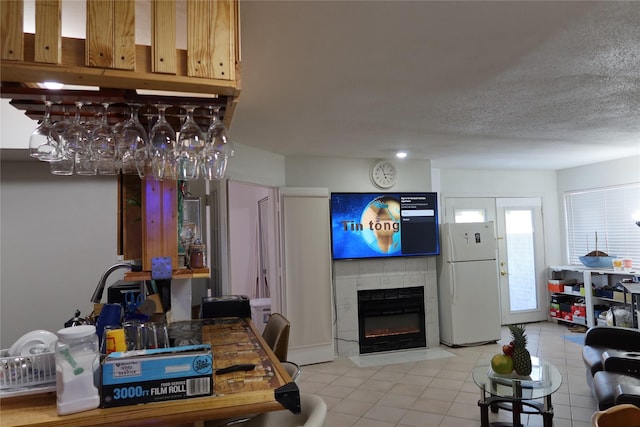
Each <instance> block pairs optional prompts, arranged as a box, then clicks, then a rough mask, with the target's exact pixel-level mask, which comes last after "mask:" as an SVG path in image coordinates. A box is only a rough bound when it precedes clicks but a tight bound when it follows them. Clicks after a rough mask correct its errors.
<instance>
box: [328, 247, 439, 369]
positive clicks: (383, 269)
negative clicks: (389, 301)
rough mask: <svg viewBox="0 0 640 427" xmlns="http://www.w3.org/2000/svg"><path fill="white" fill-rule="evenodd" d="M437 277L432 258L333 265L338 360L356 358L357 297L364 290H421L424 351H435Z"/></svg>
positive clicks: (437, 335) (369, 260) (370, 260)
mask: <svg viewBox="0 0 640 427" xmlns="http://www.w3.org/2000/svg"><path fill="white" fill-rule="evenodd" d="M437 277H438V276H437V273H436V259H435V257H415V258H389V259H384V258H382V259H367V260H351V261H335V262H334V264H333V280H334V284H335V301H336V318H337V321H336V329H337V338H338V346H337V350H338V356H340V357H350V356H357V355H359V354H360V349H359V346H358V298H357V293H358V291H359V290H364V289H394V288H410V287H414V286H422V287H424V303H425V318H426V333H427V347H428V348H432V347H438V346H439V345H440V325H439V323H438V284H437ZM400 351H402V350H400Z"/></svg>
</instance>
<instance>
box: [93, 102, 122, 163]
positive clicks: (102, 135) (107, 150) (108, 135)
mask: <svg viewBox="0 0 640 427" xmlns="http://www.w3.org/2000/svg"><path fill="white" fill-rule="evenodd" d="M109 104H110V103H109V102H103V103H102V114H101V117H100V119H99V124H98V126H96V127H95V128H94V129H93V134H92V139H91V147H92V149H93V151H94V153H95V156H96V167H97V170H98V173H99V174H100V175H117V174H118V172H119V170H118V167H117V161H116V136H115V135H114V134H113V132H112V131H111V126H109V116H108V111H109Z"/></svg>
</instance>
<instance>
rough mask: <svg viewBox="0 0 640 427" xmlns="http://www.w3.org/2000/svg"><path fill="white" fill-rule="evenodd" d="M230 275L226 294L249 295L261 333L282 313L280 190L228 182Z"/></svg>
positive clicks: (223, 289)
mask: <svg viewBox="0 0 640 427" xmlns="http://www.w3.org/2000/svg"><path fill="white" fill-rule="evenodd" d="M226 193H227V206H228V227H229V229H228V236H229V238H228V243H227V245H228V250H229V252H228V265H229V268H228V274H227V279H226V283H223V286H222V294H223V295H246V296H248V297H249V299H250V300H251V302H250V303H251V309H252V317H253V315H254V314H255V318H254V323H255V324H256V327H257V328H258V330H259V331H262V328H264V324H265V323H266V320H267V319H268V317H269V316H268V315H269V314H270V313H271V312H275V311H279V309H280V308H279V307H280V305H279V304H278V301H277V300H278V292H277V289H274V288H273V285H274V283H276V277H277V265H276V260H277V259H278V256H277V253H278V252H277V251H278V246H277V244H276V242H277V238H276V235H277V234H276V233H277V227H276V224H277V221H276V215H275V201H276V198H277V189H275V188H272V187H265V186H261V185H257V184H249V183H244V182H239V181H232V180H230V181H228V183H227V191H226Z"/></svg>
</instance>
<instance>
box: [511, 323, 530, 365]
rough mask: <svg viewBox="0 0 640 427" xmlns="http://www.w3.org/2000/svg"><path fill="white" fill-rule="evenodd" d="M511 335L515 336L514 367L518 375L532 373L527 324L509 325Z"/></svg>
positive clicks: (512, 355) (512, 356)
mask: <svg viewBox="0 0 640 427" xmlns="http://www.w3.org/2000/svg"><path fill="white" fill-rule="evenodd" d="M509 330H510V331H511V336H512V337H513V347H514V349H513V353H512V354H511V358H512V359H513V369H514V370H515V371H516V373H517V374H518V375H529V374H530V373H531V354H529V350H527V334H526V331H525V325H523V324H519V325H509Z"/></svg>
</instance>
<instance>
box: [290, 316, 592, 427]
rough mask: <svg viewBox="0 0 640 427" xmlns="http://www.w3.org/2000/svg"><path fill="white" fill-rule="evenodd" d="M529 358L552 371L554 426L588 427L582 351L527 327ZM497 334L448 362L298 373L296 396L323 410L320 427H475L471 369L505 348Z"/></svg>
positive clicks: (526, 419)
mask: <svg viewBox="0 0 640 427" xmlns="http://www.w3.org/2000/svg"><path fill="white" fill-rule="evenodd" d="M527 335H528V337H529V343H528V345H527V347H528V349H529V351H530V352H531V354H532V355H533V356H538V357H540V358H543V359H546V360H548V361H550V362H551V363H553V364H554V365H555V366H556V367H557V368H558V370H559V371H560V372H561V373H562V377H563V381H562V382H563V383H562V386H561V387H560V389H559V390H558V391H557V392H556V393H554V394H553V396H552V402H553V407H554V412H555V415H554V418H553V425H554V426H556V427H590V426H591V422H590V420H591V416H592V414H593V413H594V411H595V402H594V400H593V398H592V397H591V392H590V390H589V387H588V386H587V382H586V379H585V368H584V364H583V362H582V355H581V348H582V347H581V345H580V344H576V343H574V342H571V341H569V340H566V339H565V338H564V336H565V335H581V334H576V333H572V332H570V331H569V330H568V328H567V326H565V325H563V324H557V323H556V322H541V323H532V324H529V325H528V326H527ZM510 340H511V339H510V333H509V331H508V329H507V328H503V330H502V340H501V341H500V342H498V343H497V344H488V345H483V346H475V347H464V348H449V347H443V349H444V350H446V351H448V352H451V353H455V356H454V357H447V358H438V359H433V360H423V361H418V362H406V363H399V364H391V365H384V366H377V367H366V368H360V367H358V366H357V365H356V364H355V363H354V362H352V361H351V360H350V359H348V358H340V359H337V360H335V361H333V362H329V363H320V364H316V365H307V366H303V367H302V373H301V375H300V377H299V379H298V384H299V387H300V390H301V391H303V392H308V393H315V394H318V395H320V396H322V398H323V399H324V400H325V402H326V403H327V406H328V407H329V412H328V415H327V423H326V425H327V427H411V426H421V427H432V426H433V427H467V426H473V427H478V426H479V425H480V408H479V407H478V404H477V402H478V399H479V398H480V390H479V388H478V387H477V386H476V385H475V383H474V382H473V379H472V377H471V370H472V369H473V367H474V366H475V365H478V364H488V363H489V360H490V359H491V357H492V356H493V355H494V354H495V353H497V352H498V351H501V346H502V344H505V343H507V342H509V341H510ZM490 421H505V422H510V421H511V413H510V412H508V411H503V410H500V412H499V413H498V414H491V412H490ZM523 423H524V424H525V425H529V426H542V417H541V416H540V415H523Z"/></svg>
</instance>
